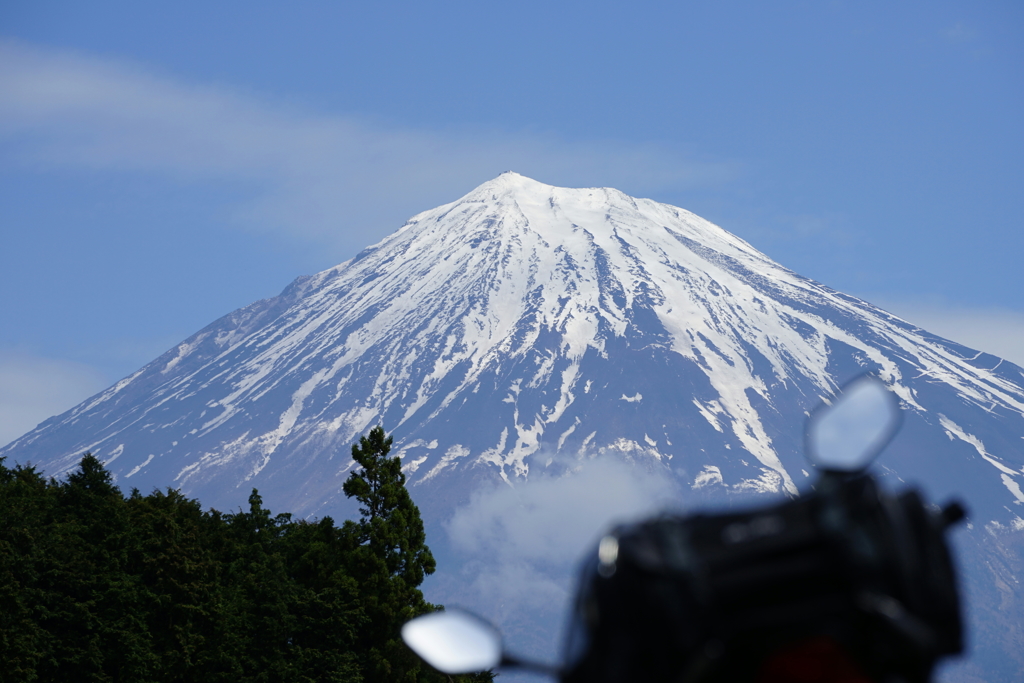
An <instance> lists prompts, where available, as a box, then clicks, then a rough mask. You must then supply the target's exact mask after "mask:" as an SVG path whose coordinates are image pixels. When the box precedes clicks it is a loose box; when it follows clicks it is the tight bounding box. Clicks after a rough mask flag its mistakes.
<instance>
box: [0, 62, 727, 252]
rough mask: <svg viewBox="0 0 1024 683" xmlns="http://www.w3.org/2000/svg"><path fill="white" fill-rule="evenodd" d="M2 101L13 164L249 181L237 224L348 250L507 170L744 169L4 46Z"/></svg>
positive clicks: (657, 173) (555, 180)
mask: <svg viewBox="0 0 1024 683" xmlns="http://www.w3.org/2000/svg"><path fill="white" fill-rule="evenodd" d="M0 93H3V97H2V98H0V138H2V139H6V145H7V146H8V148H9V151H8V153H7V155H6V156H7V157H8V159H12V158H13V159H16V160H17V162H19V163H20V164H22V165H24V166H28V167H30V168H36V169H40V170H43V169H46V168H52V167H58V168H82V169H99V170H107V171H115V172H116V171H135V172H139V171H141V172H146V173H153V174H158V175H159V174H162V175H166V176H168V177H170V178H172V179H175V180H178V181H184V182H192V181H196V180H198V181H206V182H222V181H223V182H229V183H239V182H241V183H242V184H243V185H246V186H247V187H248V188H249V199H248V200H247V201H245V202H244V203H242V204H240V205H235V206H234V207H233V209H232V211H231V215H232V217H233V220H234V221H235V222H236V223H237V224H239V225H241V226H244V227H249V228H256V229H262V230H269V231H273V232H279V233H285V234H287V235H289V236H292V237H297V238H299V239H304V240H312V241H314V242H319V243H325V244H330V245H331V246H337V245H338V244H343V245H344V246H346V247H348V248H352V249H358V248H360V247H362V246H365V245H366V244H367V243H368V239H367V238H368V236H369V237H370V238H372V240H371V241H375V240H376V239H379V238H381V237H383V236H384V235H385V234H387V233H389V232H391V231H393V230H394V229H396V228H397V227H399V226H400V225H401V223H402V221H404V220H405V219H406V218H408V217H409V216H411V215H414V214H416V213H419V212H420V211H422V210H424V209H426V208H429V207H431V206H435V205H437V204H440V203H442V202H446V201H452V200H453V199H455V198H457V197H458V196H460V194H462V193H465V192H468V191H469V190H471V189H472V188H473V187H475V186H476V185H478V184H480V183H481V182H484V181H485V180H488V179H490V178H492V177H494V176H496V175H498V174H499V173H501V172H502V171H505V170H509V169H512V170H516V171H518V172H520V173H523V174H525V175H529V176H531V177H535V178H537V179H538V180H541V181H543V182H549V183H551V184H556V185H571V186H591V185H612V186H615V187H617V188H619V189H622V190H623V191H626V192H628V193H630V194H649V193H653V192H656V191H658V190H660V189H665V188H668V189H680V188H687V187H694V186H701V185H708V184H720V183H724V182H728V181H729V180H730V179H731V178H732V177H734V176H735V174H736V172H737V167H736V165H735V164H727V163H703V162H694V161H690V160H687V159H684V158H682V157H680V156H679V155H677V154H673V153H672V152H670V151H666V150H664V149H661V148H659V147H657V146H655V145H653V144H649V145H634V144H625V143H620V142H614V141H592V142H586V143H580V142H568V141H564V140H560V139H558V138H556V137H554V136H545V135H528V134H517V133H504V132H476V133H447V132H438V131H425V130H412V129H401V128H395V127H385V126H380V125H375V124H373V123H372V122H366V121H360V120H357V119H354V118H346V117H343V116H334V115H329V116H325V115H322V114H318V113H311V112H309V111H305V110H302V109H299V108H296V107H287V106H282V105H279V104H275V103H269V102H267V101H265V100H262V99H260V98H258V97H255V96H252V95H250V94H243V93H239V92H236V91H232V90H230V89H227V88H223V87H217V86H200V85H193V84H184V83H180V82H177V81H175V80H173V79H170V78H166V77H163V76H159V75H154V74H153V73H150V72H148V71H146V70H144V69H142V68H140V67H138V66H136V65H131V64H125V63H120V62H113V61H109V60H102V59H98V58H95V57H91V56H88V55H81V54H75V53H67V52H56V51H51V50H43V49H39V48H35V47H32V46H28V45H25V44H22V43H16V42H0ZM8 163H10V162H8ZM396 199H397V201H396Z"/></svg>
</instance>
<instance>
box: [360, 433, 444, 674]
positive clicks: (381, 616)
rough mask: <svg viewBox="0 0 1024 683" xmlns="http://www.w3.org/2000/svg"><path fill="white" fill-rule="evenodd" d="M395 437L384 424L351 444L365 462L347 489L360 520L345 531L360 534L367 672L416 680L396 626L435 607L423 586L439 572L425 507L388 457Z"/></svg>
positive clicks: (414, 661)
mask: <svg viewBox="0 0 1024 683" xmlns="http://www.w3.org/2000/svg"><path fill="white" fill-rule="evenodd" d="M390 451H391V437H386V438H385V435H384V429H383V428H382V427H375V428H374V429H372V430H371V431H370V434H369V436H364V437H361V438H360V439H359V443H358V444H356V445H354V446H352V459H353V460H355V461H356V462H357V463H359V464H360V465H361V466H362V469H361V470H357V471H355V472H353V473H352V474H351V475H349V478H348V479H347V480H346V481H345V485H344V491H345V495H346V496H349V497H350V498H355V499H356V500H358V501H359V502H360V504H361V506H360V508H359V512H360V513H361V514H362V518H361V519H360V520H359V522H346V523H345V526H344V529H345V531H346V532H348V533H350V534H351V535H352V537H353V538H355V540H356V543H357V545H356V547H355V548H354V549H353V552H352V555H351V560H352V569H353V573H354V574H355V575H356V576H358V577H360V578H361V583H362V585H363V586H365V588H366V590H367V596H368V597H367V600H366V603H365V604H366V615H367V618H368V622H369V623H368V624H367V626H366V628H365V629H363V631H362V633H361V635H360V645H361V647H360V651H361V652H362V653H363V657H364V659H363V670H364V671H365V672H366V680H367V681H368V682H372V683H378V682H379V683H385V682H389V683H404V682H405V681H416V680H417V677H418V675H419V674H420V669H421V666H422V665H421V664H420V662H419V659H418V658H417V657H416V656H415V655H413V654H412V653H411V652H409V650H408V648H406V647H405V646H404V645H403V644H402V642H401V640H400V635H399V629H400V628H401V626H402V624H404V623H405V622H406V621H408V620H409V619H411V618H413V617H415V616H418V615H420V614H424V613H426V612H429V611H432V610H433V609H434V608H433V606H431V605H429V604H428V603H427V602H426V601H424V599H423V594H422V593H421V592H420V591H419V588H418V587H419V585H420V584H421V583H423V579H424V577H425V576H426V575H427V574H432V573H433V572H434V566H435V563H434V556H433V555H431V554H430V549H429V548H427V545H426V534H425V533H424V531H423V521H422V520H421V519H420V512H419V510H418V509H417V508H416V505H414V504H413V502H412V498H410V497H409V491H408V490H407V489H406V488H405V475H404V474H402V464H401V460H399V459H398V458H397V457H391V456H390V455H389V452H390Z"/></svg>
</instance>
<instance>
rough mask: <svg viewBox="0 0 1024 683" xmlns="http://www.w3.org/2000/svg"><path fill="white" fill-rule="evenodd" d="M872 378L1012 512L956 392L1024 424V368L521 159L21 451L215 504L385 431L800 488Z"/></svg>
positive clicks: (523, 454)
mask: <svg viewBox="0 0 1024 683" xmlns="http://www.w3.org/2000/svg"><path fill="white" fill-rule="evenodd" d="M997 365H999V367H996V366H997ZM865 370H871V371H874V372H877V373H879V374H880V376H881V377H882V378H883V379H884V380H885V381H886V382H887V383H888V384H889V385H890V386H891V387H892V388H893V389H894V391H896V392H897V393H898V394H899V396H900V398H901V400H902V401H903V402H904V404H905V406H906V407H908V408H909V409H910V410H911V411H914V412H916V413H918V414H919V415H920V416H921V417H922V419H924V420H926V421H929V422H932V423H937V424H938V425H940V426H941V429H942V430H943V431H944V432H945V433H948V434H951V435H952V438H954V439H955V440H959V441H961V442H963V444H965V445H967V446H968V448H967V449H966V450H967V451H968V452H970V451H974V453H973V454H972V457H974V458H975V459H976V458H977V457H981V458H984V460H983V462H986V463H988V464H989V466H990V468H991V470H992V471H991V472H988V473H987V474H990V475H994V476H995V477H996V478H997V479H998V478H999V477H1000V475H1001V476H1002V480H1001V481H1003V483H1004V484H1005V487H1004V488H1003V494H1002V498H1003V499H1004V500H1005V502H1006V503H1019V502H1021V501H1024V495H1021V493H1020V486H1019V483H1018V482H1019V480H1020V479H1022V478H1024V476H1022V473H1021V472H1020V471H1019V470H1020V466H1019V465H1009V464H1003V462H1002V460H1001V459H1000V458H1001V457H1006V456H1001V455H999V449H997V448H989V447H987V446H985V445H984V444H982V443H979V444H977V445H974V440H975V436H974V434H973V433H969V432H968V431H965V429H966V427H964V428H962V427H961V426H960V422H958V417H957V416H956V411H953V410H945V409H944V410H942V411H939V412H942V415H941V416H940V415H938V414H937V412H936V411H935V408H936V404H935V403H934V402H935V401H938V402H939V403H941V404H942V405H945V404H946V403H947V402H949V401H953V402H956V403H958V404H959V405H961V406H962V407H963V409H965V410H970V411H971V414H972V415H974V414H978V415H979V416H981V415H985V416H989V415H997V416H998V415H1002V416H1004V419H1005V420H1007V421H1010V422H1012V423H1014V424H1015V425H1016V429H1017V430H1018V431H1021V432H1022V433H1024V419H1022V418H1021V415H1022V413H1024V391H1022V389H1021V386H1020V379H1021V374H1020V369H1019V368H1015V367H1014V366H1011V365H1010V364H1008V363H1002V364H1001V365H1000V364H999V363H998V361H997V360H996V359H994V358H992V357H991V356H986V355H984V354H978V353H977V352H974V351H969V350H967V349H964V348H963V347H960V346H958V345H956V344H953V343H950V342H947V341H944V340H941V339H939V338H937V337H935V336H933V335H930V334H927V333H926V332H923V331H922V330H920V329H917V328H915V327H913V326H911V325H908V324H907V323H905V322H903V321H902V320H899V319H898V318H895V317H894V316H892V315H889V314H888V313H886V312H884V311H882V310H880V309H878V308H875V307H873V306H871V305H869V304H867V303H865V302H863V301H859V300H857V299H855V298H852V297H849V296H846V295H843V294H840V293H838V292H835V291H833V290H831V289H829V288H827V287H824V286H822V285H820V284H818V283H816V282H813V281H811V280H808V279H806V278H803V277H800V276H799V275H797V274H795V273H793V272H792V271H789V270H787V269H785V268H783V267H781V266H779V265H778V264H776V263H775V262H773V261H772V260H771V259H769V258H768V257H766V256H765V255H764V254H762V253H760V252H758V251H757V250H756V249H754V248H753V247H751V246H750V245H749V244H747V243H746V242H744V241H743V240H740V239H738V238H737V237H735V236H734V235H731V234H730V233H728V232H726V231H725V230H722V229H721V228H719V227H717V226H715V225H713V224H711V223H709V222H708V221H705V220H703V219H701V218H699V217H698V216H695V215H694V214H692V213H689V212H687V211H684V210H682V209H679V208H676V207H673V206H669V205H666V204H659V203H657V202H654V201H651V200H648V199H634V198H632V197H629V196H627V195H625V194H623V193H621V192H619V191H617V190H613V189H607V188H587V189H567V188H558V187H552V186H549V185H545V184H543V183H539V182H537V181H535V180H531V179H529V178H526V177H524V176H521V175H519V174H517V173H513V172H506V173H503V174H502V175H500V176H498V177H497V178H495V179H494V180H491V181H490V182H487V183H484V184H483V185H481V186H480V187H478V188H476V189H475V190H473V191H472V192H470V193H469V194H467V195H466V196H464V197H462V198H461V199H459V200H458V201H455V202H453V203H451V204H446V205H444V206H440V207H438V208H436V209H432V210H430V211H425V212H423V213H421V214H418V215H416V216H414V217H413V218H411V219H410V220H409V221H408V222H407V223H406V224H405V225H404V226H403V227H402V228H401V229H399V230H398V231H397V232H396V233H394V234H392V235H391V236H389V237H387V238H386V239H384V240H382V241H381V242H379V243H378V244H376V245H373V246H371V247H369V248H367V249H366V250H364V251H363V252H362V253H360V254H359V255H358V256H356V257H355V258H353V259H351V260H349V261H346V262H345V263H342V264H341V265H338V266H336V267H334V268H331V269H329V270H326V271H324V272H322V273H319V274H317V275H315V276H312V277H303V278H299V279H297V280H296V281H295V282H294V283H292V284H291V285H290V286H289V287H288V288H287V289H286V290H285V291H284V292H283V293H282V294H281V295H280V296H278V297H276V298H274V299H269V300H264V301H259V302H257V303H255V304H252V305H251V306H248V307H246V308H243V309H241V310H238V311H235V312H234V313H231V314H229V315H227V316H225V317H224V318H222V319H220V320H218V321H216V322H215V323H213V324H212V325H210V326H209V327H207V328H206V329H204V330H202V331H200V332H199V333H197V334H196V335H194V336H192V337H190V338H189V339H187V340H185V341H184V342H182V343H181V344H179V345H178V346H177V347H176V348H174V349H172V350H170V351H168V352H167V353H166V354H164V355H163V356H161V357H160V358H158V359H157V360H155V361H153V362H152V363H150V364H149V365H147V366H146V367H144V368H143V369H141V370H139V371H138V372H136V373H135V374H133V375H131V376H130V377H127V378H126V379H124V380H122V381H120V382H118V383H117V384H116V385H114V386H113V387H111V388H110V389H108V390H106V391H104V392H103V393H101V394H99V395H97V396H95V397H93V398H92V399H89V400H88V401H86V402H84V403H83V404H81V405H79V406H77V407H76V408H74V409H73V410H71V411H69V412H68V413H66V414H64V415H61V416H58V417H56V418H53V419H51V420H49V421H47V422H45V423H43V424H42V425H40V426H39V427H38V428H37V429H36V430H34V431H33V432H31V433H29V434H27V435H26V436H24V437H22V438H21V439H19V440H17V441H15V442H14V443H12V444H10V445H9V446H8V447H7V448H6V449H4V451H2V452H3V453H10V454H12V455H15V456H16V457H17V458H18V459H21V460H24V459H30V460H32V461H33V462H38V463H41V464H44V465H45V466H46V468H47V470H48V471H49V472H51V473H53V474H60V473H62V472H64V471H66V470H68V469H69V468H71V467H73V466H74V465H75V464H76V463H77V458H78V456H79V455H80V454H81V453H82V452H83V451H85V450H91V451H92V452H93V453H94V454H96V455H97V456H98V457H101V458H102V459H103V460H105V461H106V463H107V466H108V467H109V468H110V469H111V470H112V471H113V472H114V473H115V474H116V475H117V476H118V479H119V481H120V482H122V485H134V486H142V487H143V488H146V487H151V486H157V485H173V486H179V487H182V488H183V489H184V490H185V491H187V492H188V493H190V494H192V495H199V496H201V497H202V500H203V501H204V502H208V503H210V504H217V503H220V504H223V503H225V502H228V501H229V500H230V501H232V502H234V499H235V498H239V499H242V498H241V497H242V496H243V494H245V493H246V492H247V491H248V489H249V488H251V487H252V486H258V487H259V488H260V489H261V490H264V489H266V490H272V491H274V492H275V493H276V497H277V499H278V500H279V501H280V503H279V504H281V505H286V506H288V507H289V508H290V509H293V510H295V511H297V512H300V513H314V514H319V513H322V512H324V511H326V510H328V509H329V508H330V507H331V503H332V502H333V501H336V498H337V495H338V493H337V492H338V489H339V488H340V482H341V481H342V479H343V476H344V473H345V472H346V470H347V469H348V468H349V467H350V465H351V460H350V458H349V455H348V445H349V444H351V443H352V442H353V441H354V440H355V439H357V437H358V436H359V435H360V434H363V433H365V432H366V431H367V430H368V429H369V428H370V427H372V426H374V425H376V424H383V425H384V426H385V427H386V428H387V429H388V430H389V431H391V432H394V433H395V435H396V437H397V439H396V443H397V445H398V447H399V449H400V451H401V453H402V455H403V458H404V461H405V463H406V465H405V466H406V471H407V474H408V476H409V477H410V479H411V481H412V482H414V483H415V484H423V483H425V482H428V481H433V480H438V481H444V480H446V479H448V478H449V477H450V476H453V475H457V478H458V479H460V480H461V479H464V477H465V475H466V474H467V473H469V474H471V475H472V476H473V477H474V478H477V477H493V476H497V477H500V478H501V479H503V480H504V481H507V482H510V483H511V482H514V481H515V480H518V479H525V478H528V477H529V476H530V472H531V468H536V467H545V466H547V464H549V463H550V461H551V460H552V459H554V458H556V456H566V457H569V458H570V459H572V458H582V459H585V458H587V457H592V456H594V455H596V454H599V453H609V452H610V453H616V454H619V455H621V456H622V457H624V458H627V459H629V460H631V461H634V462H639V463H643V464H644V465H645V466H647V467H654V468H661V469H664V470H665V471H666V472H671V473H672V474H673V475H674V476H677V477H682V478H683V479H685V480H686V481H687V482H688V483H689V484H690V485H691V486H698V487H699V486H705V485H707V486H710V485H720V486H722V487H725V488H732V489H740V490H742V489H752V490H760V491H785V492H788V493H790V494H794V493H796V490H797V489H796V485H797V482H796V479H797V478H801V479H802V478H803V477H802V475H801V471H802V470H803V469H804V468H805V467H806V465H805V464H804V461H803V459H802V455H801V447H800V438H799V437H800V433H799V428H800V425H801V422H802V419H803V415H804V412H805V411H806V410H808V409H809V408H810V407H812V406H813V405H814V404H816V403H817V402H818V401H819V400H820V397H821V396H824V395H827V394H829V393H831V392H832V391H833V390H834V389H835V387H836V385H837V383H838V382H840V381H842V380H844V379H845V378H847V377H849V376H851V375H852V374H855V373H858V372H862V371H865ZM947 413H948V415H947ZM961 421H962V420H961ZM973 421H974V418H972V419H971V420H969V421H967V422H968V423H971V422H973ZM439 478H440V479H439ZM439 485H440V484H439ZM232 491H234V492H237V496H232V495H231V492H232Z"/></svg>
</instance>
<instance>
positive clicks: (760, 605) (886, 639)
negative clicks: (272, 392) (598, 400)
mask: <svg viewBox="0 0 1024 683" xmlns="http://www.w3.org/2000/svg"><path fill="white" fill-rule="evenodd" d="M901 422H902V412H901V409H900V407H899V402H898V400H897V399H896V397H895V395H894V394H893V393H892V392H890V391H889V390H888V389H887V388H886V387H885V385H884V384H883V383H882V381H881V380H879V379H877V378H875V377H874V376H871V375H863V376H861V377H858V378H856V379H855V380H853V381H852V382H850V383H849V384H847V385H846V386H845V387H843V388H842V390H841V391H840V392H839V393H838V394H837V395H836V396H835V397H834V398H833V400H831V401H827V402H825V403H824V404H823V405H822V406H820V407H819V408H818V409H816V410H815V411H814V412H813V413H812V414H811V416H810V417H809V418H808V423H807V428H806V430H805V451H806V455H807V458H808V459H809V460H810V462H811V464H812V465H813V466H814V467H815V469H817V470H819V471H820V472H821V474H820V476H819V477H818V478H817V480H816V482H815V484H814V486H813V488H812V490H811V491H810V492H808V493H805V494H803V495H801V496H799V497H797V498H794V499H791V500H786V501H783V502H781V503H775V504H773V505H770V506H767V507H761V508H757V509H753V510H748V511H745V512H729V513H720V514H701V513H698V514H692V515H687V516H676V515H662V516H659V517H655V518H652V519H648V520H645V521H642V522H639V523H635V524H630V525H625V526H620V527H618V528H615V529H613V530H612V531H610V532H609V533H607V534H606V535H604V536H603V537H602V538H601V539H600V541H599V542H598V544H597V547H596V548H595V549H594V551H593V552H591V553H590V555H589V556H588V557H587V559H586V560H585V561H584V563H583V567H582V573H581V576H580V581H579V588H578V591H577V595H576V598H575V601H574V605H573V608H572V613H571V617H570V624H569V629H568V637H567V639H566V642H565V649H564V661H563V663H562V664H561V665H560V666H549V665H546V664H542V663H539V662H532V661H529V660H525V659H521V658H517V657H514V656H512V655H510V654H509V653H507V652H506V651H505V649H504V647H503V645H502V638H501V634H500V633H499V632H498V630H497V629H496V628H495V627H494V626H493V625H491V624H489V623H488V622H486V621H485V620H483V619H482V618H480V617H478V616H476V615H473V614H471V613H468V612H463V611H458V610H451V611H446V612H435V613H432V614H428V615H424V616H421V617H418V618H416V619H413V620H412V621H410V622H408V623H407V624H405V626H404V627H403V630H402V637H403V639H404V640H405V642H406V643H407V644H408V645H409V647H410V648H412V650H413V651H415V652H416V653H417V654H418V655H419V656H420V657H422V658H423V659H424V660H425V661H426V662H427V663H428V664H430V665H431V666H433V667H434V668H435V669H437V670H439V671H441V672H444V673H449V674H457V673H468V672H472V671H481V670H487V669H493V668H496V667H501V668H515V667H518V668H523V669H530V670H534V671H537V672H541V673H547V674H550V675H551V676H554V677H556V678H558V679H559V680H560V681H561V682H562V683H581V682H583V681H588V682H590V683H621V682H624V681H634V680H646V681H673V682H675V681H678V682H680V683H712V682H719V681H721V682H724V681H752V682H756V683H776V682H778V683H782V682H789V683H792V682H797V683H838V682H842V683H871V682H875V683H881V682H885V683H897V682H899V683H927V681H929V680H930V679H931V674H932V671H933V669H934V667H935V664H936V663H937V661H938V660H939V659H940V658H942V657H945V656H949V655H953V654H957V653H959V652H961V651H962V649H963V625H962V616H961V609H960V599H959V593H958V588H957V579H956V571H955V568H954V565H953V563H952V560H951V558H950V552H949V546H948V543H947V539H946V533H947V531H948V529H949V528H950V527H951V526H952V525H953V524H955V523H956V522H958V521H960V520H961V519H963V518H964V517H965V511H964V509H963V507H962V506H961V505H960V504H959V503H957V502H952V503H949V504H947V505H946V506H945V507H943V508H938V507H936V506H933V505H929V504H928V503H926V502H925V500H924V499H923V498H922V496H921V495H920V494H919V493H918V492H917V491H915V490H912V489H910V490H906V491H903V492H899V493H894V492H891V491H889V490H887V489H885V488H884V487H882V486H881V485H880V484H879V482H878V481H877V480H876V478H875V477H873V476H872V475H871V474H870V473H868V472H867V471H866V470H867V467H868V466H869V465H870V464H871V462H873V461H874V459H875V458H876V457H877V456H878V454H879V453H880V452H881V451H882V449H883V448H885V446H886V445H887V444H888V443H889V442H890V441H891V439H892V438H893V436H894V435H895V434H896V432H897V431H898V430H899V427H900V425H901Z"/></svg>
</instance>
